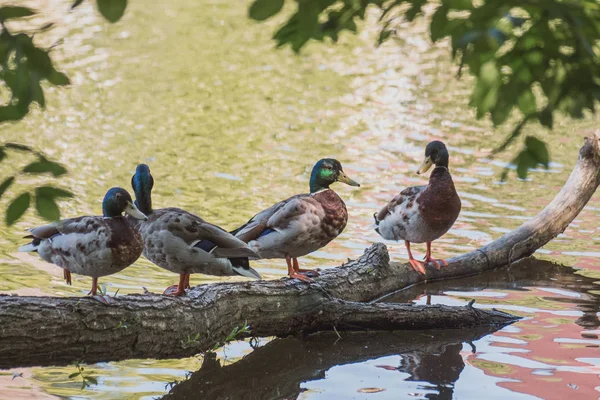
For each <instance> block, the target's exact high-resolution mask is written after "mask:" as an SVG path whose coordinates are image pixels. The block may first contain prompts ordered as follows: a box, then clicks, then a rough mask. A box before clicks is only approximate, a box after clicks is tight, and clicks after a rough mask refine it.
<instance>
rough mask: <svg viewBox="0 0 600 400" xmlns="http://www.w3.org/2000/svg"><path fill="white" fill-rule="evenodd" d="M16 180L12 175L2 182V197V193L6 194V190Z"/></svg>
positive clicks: (0, 193)
mask: <svg viewBox="0 0 600 400" xmlns="http://www.w3.org/2000/svg"><path fill="white" fill-rule="evenodd" d="M14 181H15V177H14V176H11V177H9V178H6V179H5V180H4V182H2V183H1V184H0V197H2V195H3V194H4V192H6V191H7V190H8V188H9V187H10V185H12V184H13V183H14Z"/></svg>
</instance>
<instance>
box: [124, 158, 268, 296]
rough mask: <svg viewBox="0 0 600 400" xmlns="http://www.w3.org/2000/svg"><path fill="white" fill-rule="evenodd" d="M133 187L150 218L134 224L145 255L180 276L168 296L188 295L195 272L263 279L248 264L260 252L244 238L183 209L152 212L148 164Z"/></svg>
mask: <svg viewBox="0 0 600 400" xmlns="http://www.w3.org/2000/svg"><path fill="white" fill-rule="evenodd" d="M131 185H132V186H133V190H134V192H135V197H136V200H135V204H136V205H137V207H138V208H139V209H140V210H141V211H142V212H144V213H145V214H146V215H147V216H148V219H147V220H145V221H132V225H133V226H135V227H136V228H137V229H138V230H139V231H140V233H141V234H142V238H143V241H144V251H143V254H144V256H145V257H146V258H147V259H148V260H150V261H152V262H153V263H154V264H156V265H158V266H159V267H162V268H164V269H166V270H169V271H171V272H175V273H178V274H179V284H178V285H177V290H176V291H174V292H173V287H170V288H168V289H167V290H166V291H165V293H166V294H173V295H176V296H181V295H185V289H186V288H188V287H189V275H190V274H194V273H201V274H206V275H216V276H234V275H241V276H246V277H249V278H255V279H260V278H261V276H260V275H259V274H258V272H256V271H255V270H254V269H252V268H250V265H249V264H248V257H253V258H256V257H257V255H256V253H254V252H253V251H252V250H250V248H249V247H248V245H247V244H246V243H244V242H243V241H241V240H240V239H238V238H236V237H235V236H233V235H232V234H230V233H228V232H227V231H225V230H223V229H221V228H219V227H218V226H216V225H213V224H209V223H208V222H206V221H204V220H203V219H202V218H200V217H198V216H196V215H194V214H192V213H189V212H187V211H185V210H182V209H180V208H161V209H158V210H154V209H152V197H151V193H152V187H153V186H154V178H153V177H152V175H151V174H150V168H149V167H148V166H147V165H146V164H140V165H138V166H137V168H136V171H135V174H134V175H133V177H132V178H131ZM232 262H233V263H232ZM234 264H235V265H234Z"/></svg>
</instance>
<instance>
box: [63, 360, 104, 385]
mask: <svg viewBox="0 0 600 400" xmlns="http://www.w3.org/2000/svg"><path fill="white" fill-rule="evenodd" d="M73 365H74V366H75V367H76V368H77V371H75V372H73V373H72V374H70V375H69V379H75V378H77V377H78V376H79V377H81V390H83V389H85V388H86V387H88V386H91V385H97V384H98V381H97V380H96V378H94V377H93V376H92V375H91V374H84V371H85V368H84V367H83V366H82V365H81V363H80V362H78V361H75V362H74V363H73Z"/></svg>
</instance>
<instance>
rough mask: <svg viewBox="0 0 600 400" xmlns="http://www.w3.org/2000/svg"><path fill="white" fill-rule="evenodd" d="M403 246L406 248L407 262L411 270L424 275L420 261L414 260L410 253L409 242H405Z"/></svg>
mask: <svg viewBox="0 0 600 400" xmlns="http://www.w3.org/2000/svg"><path fill="white" fill-rule="evenodd" d="M404 245H405V246H406V251H408V262H409V263H410V265H411V267H413V269H414V270H415V271H417V272H418V273H420V274H423V275H425V265H424V264H423V263H422V262H421V261H419V260H415V258H414V257H413V255H412V253H411V252H410V242H409V241H408V240H405V241H404Z"/></svg>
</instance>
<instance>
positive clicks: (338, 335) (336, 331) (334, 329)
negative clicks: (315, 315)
mask: <svg viewBox="0 0 600 400" xmlns="http://www.w3.org/2000/svg"><path fill="white" fill-rule="evenodd" d="M333 331H334V332H335V334H336V335H337V337H338V340H339V339H341V338H342V337H341V336H340V333H339V332H338V330H337V328H336V327H335V325H333ZM336 343H337V341H336Z"/></svg>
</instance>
